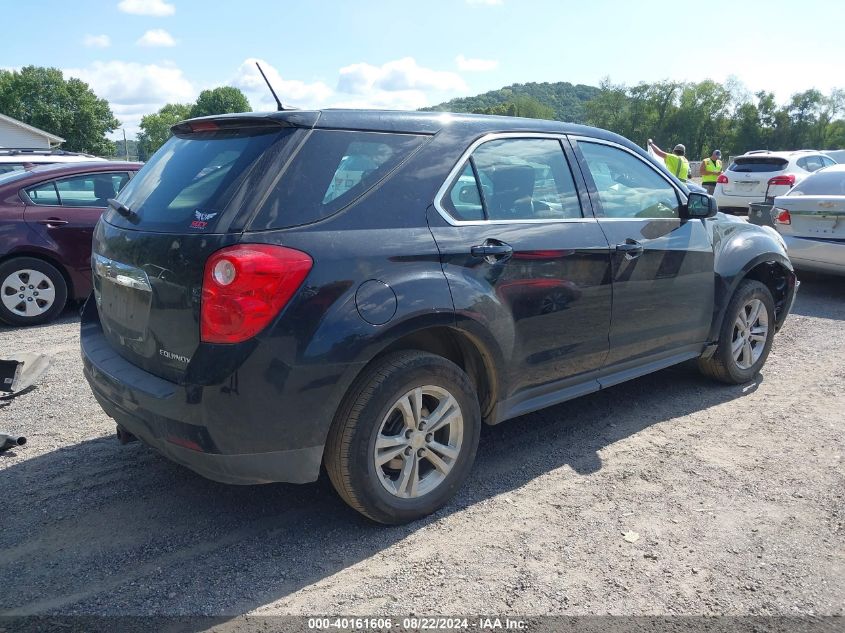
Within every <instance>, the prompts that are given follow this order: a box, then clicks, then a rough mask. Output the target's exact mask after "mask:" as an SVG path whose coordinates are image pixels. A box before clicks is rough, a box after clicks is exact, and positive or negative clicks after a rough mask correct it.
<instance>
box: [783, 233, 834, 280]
mask: <svg viewBox="0 0 845 633" xmlns="http://www.w3.org/2000/svg"><path fill="white" fill-rule="evenodd" d="M783 241H784V242H786V250H787V252H788V253H789V259H790V260H791V261H792V263H793V264H794V265H795V267H796V268H801V269H804V270H813V271H818V272H826V273H834V274H840V275H843V274H845V243H843V242H833V241H830V240H816V239H813V238H807V237H795V236H793V235H784V236H783Z"/></svg>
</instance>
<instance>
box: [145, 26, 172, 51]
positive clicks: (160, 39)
mask: <svg viewBox="0 0 845 633" xmlns="http://www.w3.org/2000/svg"><path fill="white" fill-rule="evenodd" d="M135 44H137V45H138V46H146V47H148V48H151V47H160V46H176V40H174V39H173V36H172V35H171V34H170V33H168V32H167V31H165V30H164V29H152V30H150V31H147V32H146V33H144V34H143V35H142V36H141V38H140V39H139V40H138V41H137V42H135Z"/></svg>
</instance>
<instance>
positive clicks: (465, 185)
mask: <svg viewBox="0 0 845 633" xmlns="http://www.w3.org/2000/svg"><path fill="white" fill-rule="evenodd" d="M476 176H477V177H476ZM441 203H442V204H443V205H444V207H445V210H446V211H447V212H448V213H449V214H450V215H452V216H453V217H454V218H455V219H456V220H458V221H472V220H490V221H494V222H501V221H507V220H564V219H572V218H580V217H582V214H581V204H580V202H579V200H578V194H577V191H576V189H575V181H574V180H573V178H572V172H571V171H570V169H569V164H568V163H567V161H566V156H565V155H564V153H563V148H562V147H561V145H560V141H558V140H556V139H548V138H521V139H520V138H514V139H500V140H495V141H489V142H487V143H484V144H483V145H481V146H479V147H478V148H477V149H476V150H475V151H474V152H473V154H472V156H471V157H470V158H469V160H468V161H467V163H466V165H465V166H464V168H463V170H462V171H461V173H460V175H459V176H458V178H457V180H455V182H454V183H452V186H451V187H450V188H449V190H448V192H447V194H446V196H445V197H444V198H443V200H442V201H441Z"/></svg>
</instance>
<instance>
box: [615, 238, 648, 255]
mask: <svg viewBox="0 0 845 633" xmlns="http://www.w3.org/2000/svg"><path fill="white" fill-rule="evenodd" d="M616 252H617V253H625V258H626V259H634V258H635V257H639V256H640V255H642V254H643V245H642V244H640V243H639V242H638V241H637V240H632V239H630V238H628V239H627V240H625V241H624V242H622V243H621V244H617V245H616Z"/></svg>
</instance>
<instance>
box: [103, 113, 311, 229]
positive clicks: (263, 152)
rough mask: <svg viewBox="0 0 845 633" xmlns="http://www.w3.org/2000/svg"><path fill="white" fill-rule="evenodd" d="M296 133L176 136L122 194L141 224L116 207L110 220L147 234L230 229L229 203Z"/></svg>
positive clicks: (225, 132) (274, 130)
mask: <svg viewBox="0 0 845 633" xmlns="http://www.w3.org/2000/svg"><path fill="white" fill-rule="evenodd" d="M295 133H296V132H295V131H294V130H293V129H291V128H285V129H280V128H278V127H275V126H274V127H261V128H246V129H242V128H237V129H231V130H218V131H214V132H201V133H192V134H185V135H177V136H173V137H171V138H170V140H168V141H167V142H166V143H165V144H164V145H163V146H162V147H161V149H159V150H158V151H157V152H156V153H155V154H154V155H153V157H152V158H151V159H150V160H149V162H147V164H146V165H144V166H143V167H142V168H141V170H140V171H139V172H138V175H137V176H136V177H135V178H133V179H132V180H131V181H130V182H129V184H128V185H127V186H126V188H125V189H123V191H122V192H121V193H120V195H119V196H118V200H120V202H121V203H123V204H124V205H125V206H127V207H129V209H130V210H132V212H133V213H134V214H135V215H137V217H138V220H137V221H135V222H130V220H128V219H127V218H125V217H124V216H122V215H120V214H119V213H117V212H116V211H114V210H113V209H110V210H109V211H108V212H107V215H106V216H105V217H106V220H107V221H108V222H109V223H111V224H115V225H117V226H122V227H124V228H129V229H132V228H137V229H139V230H148V231H163V232H176V233H181V232H210V231H214V230H215V229H217V228H218V227H221V228H222V229H223V230H226V229H227V228H228V227H229V225H230V221H231V214H227V213H226V211H227V209H228V207H229V204H230V202H232V200H233V199H234V198H235V197H236V195H238V194H239V190H241V189H242V188H247V189H248V188H249V187H250V173H251V172H252V171H256V170H254V169H253V168H254V167H255V166H256V165H260V166H261V167H269V165H268V164H267V163H266V162H265V159H267V160H269V158H270V157H272V156H275V155H276V153H275V152H274V151H272V150H275V149H276V148H277V147H279V146H282V145H285V144H286V142H287V141H288V140H289V139H290V138H291V137H292V136H293V135H294V134H295ZM238 199H241V198H240V197H239V198H238Z"/></svg>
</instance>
